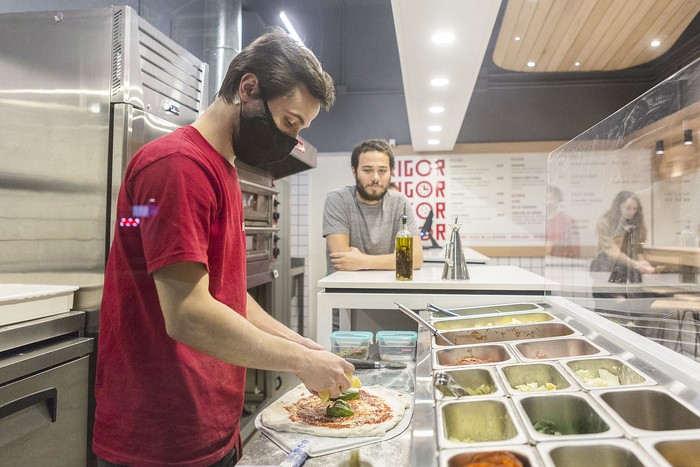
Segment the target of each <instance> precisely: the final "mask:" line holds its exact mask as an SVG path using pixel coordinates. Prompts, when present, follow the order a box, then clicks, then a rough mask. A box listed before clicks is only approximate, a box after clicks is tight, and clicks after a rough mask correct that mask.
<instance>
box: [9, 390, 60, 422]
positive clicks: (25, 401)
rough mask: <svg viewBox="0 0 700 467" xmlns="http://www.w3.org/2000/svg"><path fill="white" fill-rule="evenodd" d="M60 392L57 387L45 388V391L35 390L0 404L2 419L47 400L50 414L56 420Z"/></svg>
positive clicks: (52, 419) (53, 420)
mask: <svg viewBox="0 0 700 467" xmlns="http://www.w3.org/2000/svg"><path fill="white" fill-rule="evenodd" d="M57 399H58V392H57V391H56V388H49V389H44V390H43V391H37V392H33V393H31V394H27V395H26V396H22V397H20V398H19V399H15V400H13V401H10V402H8V403H7V404H3V405H0V419H3V418H5V417H9V416H10V415H12V414H13V413H16V412H19V411H20V410H23V409H26V408H27V407H31V406H33V405H34V404H38V403H40V402H44V401H46V405H47V408H48V409H49V415H50V416H51V421H52V422H55V421H56V402H58V400H57Z"/></svg>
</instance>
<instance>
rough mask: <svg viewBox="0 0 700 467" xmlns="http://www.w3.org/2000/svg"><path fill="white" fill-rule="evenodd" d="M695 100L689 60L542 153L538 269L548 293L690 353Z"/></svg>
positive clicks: (696, 326) (697, 213) (694, 298)
mask: <svg viewBox="0 0 700 467" xmlns="http://www.w3.org/2000/svg"><path fill="white" fill-rule="evenodd" d="M699 101H700V62H698V61H695V62H694V63H692V64H691V65H689V66H688V67H686V68H684V69H683V70H681V71H679V72H677V73H676V74H675V75H673V76H671V77H670V78H668V79H666V80H665V81H663V82H662V83H660V84H658V85H657V86H655V87H654V88H652V89H651V90H649V91H648V92H647V93H645V94H643V95H642V96H640V97H639V98H637V99H635V100H634V101H632V102H631V103H629V104H628V105H627V106H625V107H623V108H622V109H620V110H619V111H618V112H616V113H614V114H613V115H611V116H610V117H608V118H606V119H605V120H603V121H602V122H600V123H598V124H597V125H595V126H593V127H592V128H590V129H589V130H587V131H585V132H583V133H582V134H581V135H579V136H578V137H576V138H575V139H573V140H571V141H569V142H568V143H566V144H564V145H562V146H561V147H559V148H558V149H556V150H555V151H553V152H552V153H551V154H550V155H549V159H548V193H547V218H548V220H547V229H546V231H547V235H546V237H547V240H546V242H547V245H546V246H547V256H546V258H545V268H544V275H545V276H546V277H547V278H548V279H551V280H552V281H554V282H555V283H556V285H554V286H552V287H551V290H550V292H551V293H552V295H559V296H563V297H566V298H568V299H570V300H572V301H574V302H575V303H578V304H580V305H581V306H583V307H585V308H588V309H591V310H595V311H596V312H597V313H598V314H600V315H601V316H604V317H606V318H608V319H610V320H612V321H614V322H616V323H618V324H621V325H622V326H625V327H627V328H628V329H631V330H633V331H634V332H637V333H639V334H641V335H643V336H645V337H648V338H649V339H652V340H654V341H656V342H659V343H660V344H662V345H665V346H667V347H670V348H671V349H673V350H675V351H677V352H679V353H681V354H683V355H686V356H689V357H690V358H694V359H700V287H699V286H698V267H700V248H698V234H700V176H699V175H698V170H699V168H700V102H699ZM626 238H627V240H628V241H627V242H626V243H625V239H626Z"/></svg>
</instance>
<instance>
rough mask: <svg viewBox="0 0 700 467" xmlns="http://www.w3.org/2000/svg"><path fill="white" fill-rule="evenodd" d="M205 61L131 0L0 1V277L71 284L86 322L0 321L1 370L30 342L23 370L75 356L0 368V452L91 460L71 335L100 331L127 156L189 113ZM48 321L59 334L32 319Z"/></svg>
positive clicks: (85, 381) (83, 367)
mask: <svg viewBox="0 0 700 467" xmlns="http://www.w3.org/2000/svg"><path fill="white" fill-rule="evenodd" d="M206 74H207V65H206V64H205V63H203V62H202V61H201V60H199V59H198V58H196V57H195V56H193V55H192V54H190V53H189V52H187V51H186V50H185V49H183V48H182V47H180V46H179V45H177V44H176V43H175V42H173V41H172V40H171V39H170V38H168V37H167V36H166V35H164V34H163V33H161V32H160V31H158V30H157V29H155V28H154V27H153V26H151V25H150V24H148V23H147V22H145V21H144V20H143V19H142V18H140V17H138V15H136V14H135V13H134V11H133V10H132V9H130V8H129V7H124V6H122V7H112V8H100V9H90V10H76V11H62V12H50V13H43V12H37V13H7V14H0V282H2V283H8V282H9V283H35V284H36V283H39V284H54V285H77V286H79V287H80V289H79V290H78V291H77V292H76V294H75V300H74V304H73V309H76V310H84V311H87V312H88V313H87V314H86V315H87V326H85V318H84V317H83V316H82V315H83V314H82V313H79V314H77V315H76V312H72V313H71V314H70V316H69V318H70V319H69V321H70V322H71V323H74V322H75V320H76V319H78V321H80V323H78V326H77V328H76V329H73V328H70V329H68V330H67V331H65V332H64V331H63V330H61V329H62V328H57V327H56V326H55V325H54V324H51V323H53V322H54V320H53V318H52V319H51V320H50V321H51V323H48V324H47V320H38V321H37V322H36V323H34V322H26V323H22V324H21V329H19V330H18V329H17V328H13V326H12V325H10V326H8V327H7V329H0V330H2V331H8V332H3V333H0V336H4V337H5V336H7V335H11V336H13V346H12V347H10V348H0V350H2V351H3V352H2V357H3V360H1V361H0V367H2V368H3V371H5V370H7V369H8V368H15V367H16V366H17V365H15V366H9V364H10V363H12V362H15V361H19V359H22V358H25V357H23V355H24V356H26V355H27V352H39V353H41V354H42V355H46V358H42V359H41V360H36V359H35V360H33V361H37V362H39V361H41V362H46V364H45V366H44V367H41V368H39V367H32V372H33V373H32V374H34V372H39V373H40V374H42V375H43V374H46V375H53V374H55V372H53V370H54V369H56V368H59V367H61V368H63V367H64V366H66V365H68V364H69V363H70V362H72V361H76V362H78V361H79V362H80V364H76V365H70V366H68V368H72V369H73V370H71V371H73V373H71V374H70V375H69V376H68V377H67V379H66V378H64V379H59V378H57V377H53V376H51V377H49V376H47V377H46V378H44V379H45V381H44V380H38V379H37V378H33V377H32V376H31V375H30V374H27V375H24V376H23V375H20V373H17V374H18V376H17V377H16V378H14V379H13V380H12V381H8V380H7V378H5V379H0V459H4V460H6V461H8V462H10V463H11V464H12V465H51V466H61V465H65V466H70V467H73V466H75V465H82V464H84V463H85V462H84V460H85V459H86V458H87V460H88V462H87V463H88V465H92V462H91V460H93V459H91V450H90V448H89V444H90V441H91V436H90V433H91V428H92V427H91V425H92V422H91V417H88V415H87V413H88V412H89V410H88V408H87V407H88V403H87V401H86V400H85V394H89V395H90V397H92V383H91V382H90V381H89V377H88V375H89V374H90V375H91V376H92V372H90V370H89V368H88V361H87V360H88V359H87V358H86V357H85V355H86V354H87V353H89V352H90V349H91V347H92V342H91V339H88V340H87V341H86V340H84V339H83V338H82V337H78V338H76V337H74V335H75V333H78V335H79V336H82V333H83V328H84V327H86V328H87V333H88V336H89V335H91V332H93V333H94V335H95V337H97V326H98V315H99V314H98V311H99V305H100V300H101V296H102V281H103V276H104V268H105V262H106V256H107V251H108V249H109V244H110V241H111V237H112V229H113V222H114V217H115V216H114V210H113V207H114V206H116V197H117V193H118V191H119V185H120V183H121V179H122V176H123V172H124V169H125V167H126V164H127V163H128V161H129V160H130V158H131V156H132V155H133V154H134V152H135V151H136V150H138V148H140V147H141V146H142V145H143V144H144V143H146V142H148V141H151V140H153V139H155V138H157V137H159V136H161V135H164V134H167V133H169V132H171V131H173V130H174V129H175V128H177V127H180V126H182V125H186V124H189V123H191V122H193V121H194V120H195V118H196V117H197V115H198V114H199V113H200V111H201V110H202V109H203V107H204V106H206V104H207V102H208V96H207V94H208V91H207V79H206ZM61 316H63V315H61ZM56 319H59V320H61V319H63V318H62V317H58V318H56ZM39 321H41V322H39ZM42 326H43V327H42ZM47 326H48V327H49V328H50V329H51V330H55V329H58V331H57V332H58V334H59V335H56V336H54V335H52V334H47V333H46V332H42V330H43V329H44V328H46V327H47ZM10 328H12V329H10ZM33 328H35V329H36V331H32V329H33ZM9 331H12V332H9ZM20 331H21V332H20ZM52 332H53V331H52ZM18 336H19V337H18ZM22 336H24V337H23V338H26V340H25V341H20V340H19V339H20V338H21V337H22ZM36 336H40V337H38V338H37V337H36ZM41 336H48V337H46V338H44V337H41ZM56 339H68V340H67V341H66V342H68V343H67V344H65V345H68V344H71V343H72V341H71V340H70V339H73V340H75V339H78V344H79V346H78V347H77V350H76V351H75V352H72V353H67V352H65V351H61V348H63V347H64V346H65V345H63V344H62V345H58V344H57V342H56ZM5 340H6V339H5ZM71 348H76V347H75V346H74V347H71ZM14 351H16V352H17V355H10V354H9V353H10V352H14ZM51 355H55V357H50V356H51ZM89 360H90V363H91V365H92V366H93V367H94V358H90V359H89ZM35 366H36V365H35ZM17 371H19V370H17ZM61 374H63V373H61ZM35 381H38V382H37V383H35ZM39 383H41V384H42V385H47V384H48V385H49V386H51V387H52V388H53V389H54V392H55V389H56V388H58V395H53V394H54V393H53V392H52V393H51V394H50V395H49V396H46V397H43V396H42V398H40V399H41V400H40V401H39V402H37V404H38V406H34V408H32V407H30V406H29V405H31V404H29V405H27V407H24V405H18V402H17V401H32V400H33V399H32V397H30V396H32V395H33V394H34V393H35V392H38V393H41V391H44V390H45V389H43V386H41V387H39V386H36V384H39ZM52 385H53V386H52ZM18 387H20V388H22V390H21V391H19V390H17V389H16V388H18ZM61 388H65V390H64V389H61ZM22 391H24V392H22ZM64 394H65V396H64ZM34 399H36V398H34ZM55 400H57V401H58V402H57V406H58V407H59V412H58V416H56V415H55V413H52V416H51V418H53V419H54V420H53V421H52V420H48V422H46V423H48V425H45V424H42V425H41V426H44V427H45V426H48V428H47V429H45V428H41V429H37V430H33V431H32V430H28V429H26V426H25V425H26V423H24V422H21V420H23V418H22V417H23V416H24V415H23V414H24V413H25V412H26V411H28V410H35V411H36V410H41V411H42V413H43V411H45V408H42V407H41V406H42V405H47V403H48V406H49V408H50V407H51V404H52V401H55ZM61 401H63V402H61ZM66 403H68V404H71V405H70V406H71V407H73V409H74V410H72V411H71V412H70V414H71V415H70V418H68V420H69V421H68V422H66V417H63V416H62V415H61V413H62V412H60V410H61V408H63V409H66V408H67V407H68V406H67V405H65V404H66ZM62 404H63V405H62ZM10 409H11V410H10ZM57 417H58V418H57ZM25 418H26V417H25ZM56 419H58V420H59V421H61V422H62V423H58V422H56ZM86 419H87V421H86ZM81 420H82V421H81ZM16 423H19V424H20V425H21V426H20V425H13V424H16ZM13 427H15V428H17V427H20V428H21V429H22V430H24V431H21V434H22V436H18V435H17V433H20V432H18V431H17V430H16V429H15V428H13ZM86 428H87V430H88V432H87V433H86V432H85V431H86ZM23 455H26V456H27V457H26V458H21V456H23ZM8 456H9V457H8ZM18 456H20V457H18ZM8 459H9V460H8ZM0 464H3V461H2V460H0ZM8 465H9V464H8Z"/></svg>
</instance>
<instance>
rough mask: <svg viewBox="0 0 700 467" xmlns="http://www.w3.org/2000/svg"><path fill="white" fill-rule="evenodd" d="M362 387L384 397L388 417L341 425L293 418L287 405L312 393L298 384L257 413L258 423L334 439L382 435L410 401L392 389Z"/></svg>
mask: <svg viewBox="0 0 700 467" xmlns="http://www.w3.org/2000/svg"><path fill="white" fill-rule="evenodd" d="M361 390H362V391H366V392H367V393H369V394H371V395H374V396H377V397H380V398H381V399H383V401H384V403H385V404H387V405H388V406H389V410H390V416H389V417H388V419H387V420H385V421H383V422H380V423H374V424H363V425H359V426H354V427H342V428H331V427H326V426H318V425H309V424H304V423H302V422H298V421H292V420H291V418H290V414H289V412H288V411H287V409H286V407H289V406H291V405H293V404H294V403H296V402H297V401H299V400H300V399H302V398H305V397H309V396H312V394H311V393H310V392H309V391H308V390H307V389H306V387H305V386H304V385H303V384H300V385H298V386H296V387H295V388H293V389H291V390H290V391H289V392H287V393H286V394H284V395H283V396H282V397H280V398H279V399H277V400H276V401H275V402H273V403H272V404H271V405H270V406H268V407H267V408H265V409H264V410H263V411H262V412H261V413H260V422H261V423H262V425H263V426H264V427H266V428H270V429H272V430H275V431H280V432H292V433H305V434H309V435H314V436H327V437H333V438H351V437H366V436H383V435H384V434H385V433H386V432H387V431H389V430H390V429H391V428H393V427H395V426H396V425H398V423H399V422H400V421H401V419H402V418H403V415H404V412H405V411H406V408H407V407H409V406H410V401H409V400H407V398H405V397H404V396H403V394H401V393H400V392H398V391H395V390H393V389H387V388H385V387H382V386H363V387H362V388H361ZM314 397H315V396H314ZM319 402H320V400H319ZM349 418H352V417H349Z"/></svg>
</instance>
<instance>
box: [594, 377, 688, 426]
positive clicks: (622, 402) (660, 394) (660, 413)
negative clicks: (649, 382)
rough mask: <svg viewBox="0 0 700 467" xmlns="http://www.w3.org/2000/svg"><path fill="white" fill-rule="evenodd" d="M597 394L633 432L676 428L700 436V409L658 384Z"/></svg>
mask: <svg viewBox="0 0 700 467" xmlns="http://www.w3.org/2000/svg"><path fill="white" fill-rule="evenodd" d="M591 394H592V395H593V397H594V398H595V399H596V400H597V401H598V402H600V404H601V405H602V406H603V407H605V408H606V409H607V410H608V411H609V412H610V413H611V415H612V416H613V417H614V418H615V420H616V421H617V422H618V423H619V424H620V425H621V426H622V428H623V429H624V430H625V431H626V432H627V433H629V434H630V435H632V436H635V437H640V436H650V435H657V436H658V435H661V434H663V433H669V432H671V431H672V432H674V433H678V434H695V435H698V436H700V413H699V412H698V410H697V409H695V408H694V407H692V406H690V405H689V404H688V403H686V402H685V401H682V400H680V399H678V398H676V397H675V396H674V395H673V394H671V393H670V392H668V391H666V390H665V389H662V388H658V387H644V388H630V389H624V390H622V389H617V390H606V391H595V392H592V393H591Z"/></svg>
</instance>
